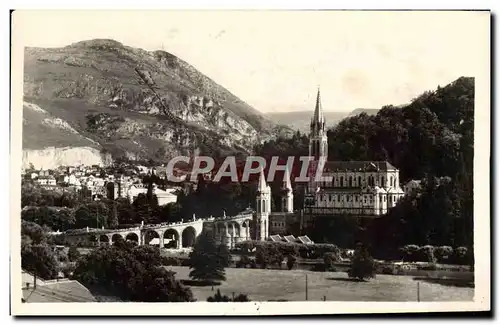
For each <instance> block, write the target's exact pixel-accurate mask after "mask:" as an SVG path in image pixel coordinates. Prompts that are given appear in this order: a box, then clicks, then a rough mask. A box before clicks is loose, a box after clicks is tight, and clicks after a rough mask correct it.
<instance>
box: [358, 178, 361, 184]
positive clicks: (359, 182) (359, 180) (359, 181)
mask: <svg viewBox="0 0 500 325" xmlns="http://www.w3.org/2000/svg"><path fill="white" fill-rule="evenodd" d="M358 186H361V176H358Z"/></svg>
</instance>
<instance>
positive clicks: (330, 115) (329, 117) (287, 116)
mask: <svg viewBox="0 0 500 325" xmlns="http://www.w3.org/2000/svg"><path fill="white" fill-rule="evenodd" d="M378 111H379V110H378V109H372V108H357V109H355V110H353V111H351V112H332V111H330V112H328V111H326V112H324V115H325V120H326V124H327V127H333V126H335V125H336V124H337V123H339V122H340V121H341V120H342V119H344V118H346V117H351V116H355V115H358V114H361V113H363V112H364V113H367V114H368V115H375V114H377V112H378ZM312 114H313V111H312V109H311V110H302V111H290V112H272V113H266V116H267V117H268V118H269V119H270V120H271V121H273V122H274V123H277V124H283V125H286V126H289V127H291V128H292V129H294V130H298V131H300V132H303V133H308V132H309V124H310V123H311V117H312Z"/></svg>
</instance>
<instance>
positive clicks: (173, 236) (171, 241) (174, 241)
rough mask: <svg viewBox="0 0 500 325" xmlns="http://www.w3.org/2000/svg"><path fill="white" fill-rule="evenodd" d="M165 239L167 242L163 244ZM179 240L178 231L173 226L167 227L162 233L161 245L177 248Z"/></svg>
mask: <svg viewBox="0 0 500 325" xmlns="http://www.w3.org/2000/svg"><path fill="white" fill-rule="evenodd" d="M165 240H167V241H168V242H167V244H164V243H165ZM179 240H180V236H179V232H178V231H177V229H175V228H168V229H166V230H165V232H164V233H163V244H164V245H163V247H165V248H179Z"/></svg>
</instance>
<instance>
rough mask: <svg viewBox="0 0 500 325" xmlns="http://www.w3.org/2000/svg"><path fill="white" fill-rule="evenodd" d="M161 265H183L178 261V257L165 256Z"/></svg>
mask: <svg viewBox="0 0 500 325" xmlns="http://www.w3.org/2000/svg"><path fill="white" fill-rule="evenodd" d="M161 264H163V265H165V266H180V265H181V261H180V259H178V258H176V257H172V256H163V257H162V258H161Z"/></svg>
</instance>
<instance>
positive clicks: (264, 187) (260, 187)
mask: <svg viewBox="0 0 500 325" xmlns="http://www.w3.org/2000/svg"><path fill="white" fill-rule="evenodd" d="M266 190H267V184H266V178H265V177H264V168H262V169H261V170H260V175H259V185H258V186H257V191H259V192H265V191H266Z"/></svg>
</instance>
